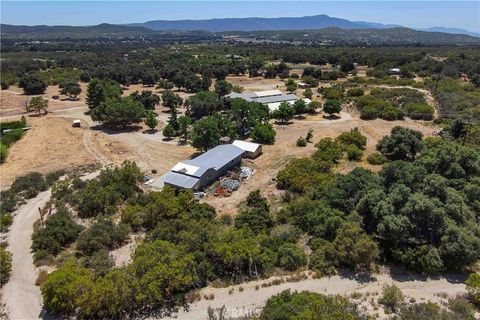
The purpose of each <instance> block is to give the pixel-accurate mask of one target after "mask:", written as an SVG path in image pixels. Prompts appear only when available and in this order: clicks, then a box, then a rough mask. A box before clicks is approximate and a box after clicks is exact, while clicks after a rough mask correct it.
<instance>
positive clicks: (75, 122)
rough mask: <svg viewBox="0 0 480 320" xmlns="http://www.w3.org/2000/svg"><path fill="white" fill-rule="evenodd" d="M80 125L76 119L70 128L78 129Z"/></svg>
mask: <svg viewBox="0 0 480 320" xmlns="http://www.w3.org/2000/svg"><path fill="white" fill-rule="evenodd" d="M81 125H82V123H81V121H80V120H78V119H76V120H73V121H72V127H80V126H81Z"/></svg>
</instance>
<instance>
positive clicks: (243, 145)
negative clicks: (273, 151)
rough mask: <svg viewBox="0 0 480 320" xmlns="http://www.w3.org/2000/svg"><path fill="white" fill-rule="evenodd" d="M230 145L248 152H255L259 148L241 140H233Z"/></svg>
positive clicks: (257, 145) (255, 144) (254, 144)
mask: <svg viewBox="0 0 480 320" xmlns="http://www.w3.org/2000/svg"><path fill="white" fill-rule="evenodd" d="M232 144H233V145H234V146H236V147H239V148H240V149H242V150H245V151H248V152H255V151H257V149H258V148H259V147H260V145H259V144H258V143H253V142H248V141H243V140H235V141H233V143H232Z"/></svg>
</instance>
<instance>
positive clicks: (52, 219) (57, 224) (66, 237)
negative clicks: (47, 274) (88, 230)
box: [32, 207, 83, 261]
mask: <svg viewBox="0 0 480 320" xmlns="http://www.w3.org/2000/svg"><path fill="white" fill-rule="evenodd" d="M57 211H58V212H57V213H56V214H53V215H51V216H49V217H48V218H47V219H46V221H45V226H44V227H40V228H37V229H35V230H34V232H33V234H32V250H33V251H34V252H35V254H34V258H35V260H36V261H39V260H41V259H44V258H45V257H46V256H47V255H54V256H55V255H57V254H58V253H59V252H60V251H61V250H62V249H63V248H65V247H66V246H68V245H70V244H71V243H73V242H74V241H75V240H76V239H77V237H78V235H79V233H80V231H81V230H82V229H83V228H82V227H81V226H80V225H78V224H77V223H75V221H73V219H72V218H71V217H70V214H69V212H68V209H66V208H65V207H59V208H58V209H57Z"/></svg>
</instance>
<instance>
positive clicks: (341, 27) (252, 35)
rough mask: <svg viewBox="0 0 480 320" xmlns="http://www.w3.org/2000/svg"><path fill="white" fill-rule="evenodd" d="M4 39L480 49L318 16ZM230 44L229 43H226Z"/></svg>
mask: <svg viewBox="0 0 480 320" xmlns="http://www.w3.org/2000/svg"><path fill="white" fill-rule="evenodd" d="M0 34H1V36H2V38H3V39H5V40H7V39H25V40H28V41H32V40H33V41H35V40H48V39H61V38H74V39H87V38H88V39H100V38H107V39H123V38H136V39H137V41H143V40H146V39H147V40H154V41H159V39H160V40H161V39H164V40H166V41H169V40H170V41H171V40H172V39H177V40H179V41H189V40H192V39H194V40H195V41H203V40H212V41H217V40H221V39H222V38H224V37H225V36H230V38H231V36H236V37H241V38H246V39H247V41H250V40H249V39H251V40H252V41H265V40H268V41H286V42H292V41H294V42H316V43H324V44H332V45H337V44H342V45H351V44H354V45H402V44H413V45H417V44H419V45H480V35H479V34H475V33H472V32H468V31H466V30H462V29H450V28H442V27H434V28H429V29H426V30H415V29H409V28H405V27H402V26H398V25H385V24H381V23H372V22H365V21H349V20H346V19H339V18H333V17H329V16H327V15H317V16H311V17H297V18H225V19H210V20H175V21H166V20H156V21H148V22H145V23H136V24H129V25H114V24H107V23H104V24H99V25H95V26H45V25H41V26H14V25H7V24H2V25H0ZM225 39H229V38H225Z"/></svg>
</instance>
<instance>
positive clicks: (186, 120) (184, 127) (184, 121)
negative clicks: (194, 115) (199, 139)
mask: <svg viewBox="0 0 480 320" xmlns="http://www.w3.org/2000/svg"><path fill="white" fill-rule="evenodd" d="M192 123H193V121H192V119H191V118H190V117H188V116H180V117H179V118H178V126H179V127H180V134H181V135H182V137H183V140H184V141H185V142H187V140H188V128H189V126H190V125H191V124H192Z"/></svg>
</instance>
